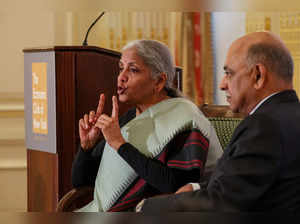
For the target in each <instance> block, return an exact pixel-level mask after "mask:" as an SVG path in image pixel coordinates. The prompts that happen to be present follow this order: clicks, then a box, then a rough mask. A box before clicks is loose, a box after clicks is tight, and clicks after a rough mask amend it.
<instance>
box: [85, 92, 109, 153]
mask: <svg viewBox="0 0 300 224" xmlns="http://www.w3.org/2000/svg"><path fill="white" fill-rule="evenodd" d="M104 103H105V96H104V94H101V95H100V99H99V103H98V107H97V111H96V113H95V111H90V113H89V114H85V115H84V116H83V118H81V119H80V120H79V136H80V144H81V148H82V149H83V150H89V149H91V148H92V147H93V146H94V145H95V144H96V142H97V141H98V139H99V137H100V133H101V130H100V128H98V127H97V126H96V122H97V120H98V118H99V117H100V116H101V115H102V112H103V108H104Z"/></svg>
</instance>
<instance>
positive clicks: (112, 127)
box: [95, 96, 125, 150]
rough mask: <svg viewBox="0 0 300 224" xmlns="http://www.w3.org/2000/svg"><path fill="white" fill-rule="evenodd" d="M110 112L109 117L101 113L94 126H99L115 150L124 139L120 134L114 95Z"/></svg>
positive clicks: (116, 103)
mask: <svg viewBox="0 0 300 224" xmlns="http://www.w3.org/2000/svg"><path fill="white" fill-rule="evenodd" d="M112 104H113V108H112V114H111V117H109V116H108V115H106V114H102V115H101V116H100V117H99V118H98V121H97V123H96V124H95V126H96V127H98V128H100V129H101V131H102V134H103V136H104V138H105V140H106V142H107V143H108V144H109V145H110V146H111V147H112V148H114V149H115V150H118V149H119V148H120V146H121V145H123V144H124V143H125V140H124V138H123V136H122V134H121V129H120V126H119V105H118V100H117V97H116V96H113V97H112Z"/></svg>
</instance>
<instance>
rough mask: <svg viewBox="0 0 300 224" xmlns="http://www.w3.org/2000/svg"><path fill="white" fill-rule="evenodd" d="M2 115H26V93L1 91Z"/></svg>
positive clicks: (0, 109)
mask: <svg viewBox="0 0 300 224" xmlns="http://www.w3.org/2000/svg"><path fill="white" fill-rule="evenodd" d="M0 117H24V94H23V93H20V92H17V93H7V92H0Z"/></svg>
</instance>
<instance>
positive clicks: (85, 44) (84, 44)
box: [82, 12, 105, 46]
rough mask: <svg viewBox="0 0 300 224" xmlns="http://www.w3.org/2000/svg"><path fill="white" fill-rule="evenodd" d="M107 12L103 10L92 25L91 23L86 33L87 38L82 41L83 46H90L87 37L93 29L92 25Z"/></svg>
mask: <svg viewBox="0 0 300 224" xmlns="http://www.w3.org/2000/svg"><path fill="white" fill-rule="evenodd" d="M104 13H105V12H102V13H101V14H100V15H99V16H98V17H97V19H96V20H95V21H94V22H93V23H92V25H90V27H89V28H88V30H87V32H86V35H85V38H84V41H83V43H82V45H83V46H88V43H87V38H88V35H89V32H90V30H91V29H92V27H93V26H94V25H95V24H96V23H97V21H98V20H99V19H100V18H101V17H102V16H103V15H104Z"/></svg>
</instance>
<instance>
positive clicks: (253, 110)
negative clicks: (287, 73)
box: [249, 92, 278, 115]
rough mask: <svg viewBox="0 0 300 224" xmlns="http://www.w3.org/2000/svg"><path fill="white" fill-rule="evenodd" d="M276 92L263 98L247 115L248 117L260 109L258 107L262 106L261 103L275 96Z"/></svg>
mask: <svg viewBox="0 0 300 224" xmlns="http://www.w3.org/2000/svg"><path fill="white" fill-rule="evenodd" d="M277 93H278V92H276V93H272V94H271V95H269V96H267V97H265V98H264V99H262V100H261V101H260V102H259V103H258V104H257V105H256V106H255V107H254V108H253V109H252V110H251V112H250V113H249V115H251V114H253V113H254V112H255V111H256V110H257V109H258V108H259V107H260V105H262V104H263V102H265V101H266V100H267V99H269V98H270V97H271V96H273V95H275V94H277Z"/></svg>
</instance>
